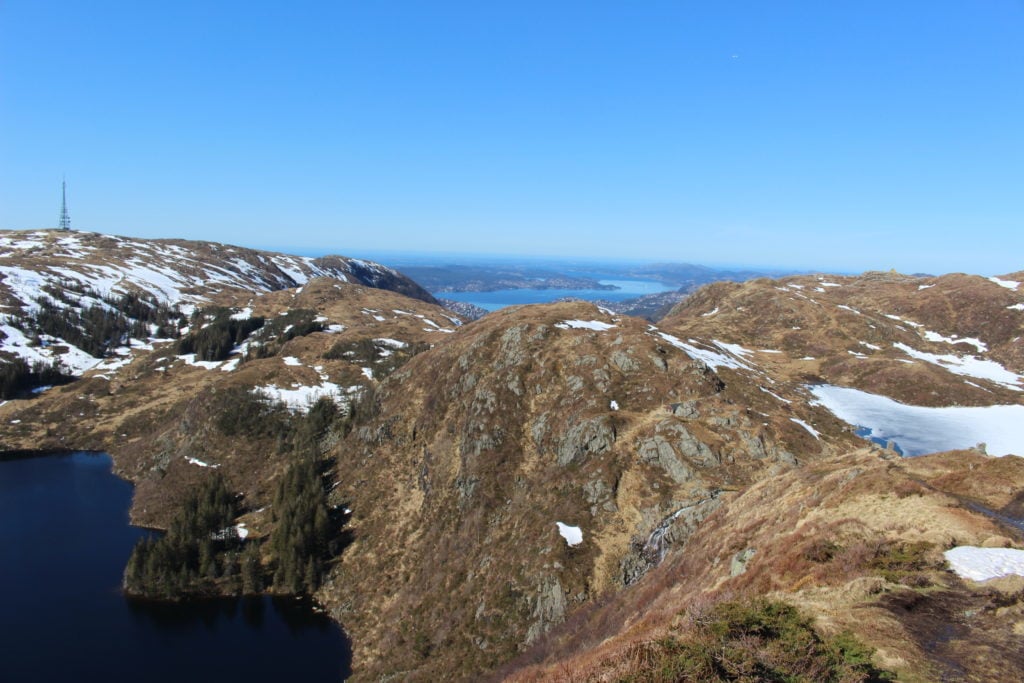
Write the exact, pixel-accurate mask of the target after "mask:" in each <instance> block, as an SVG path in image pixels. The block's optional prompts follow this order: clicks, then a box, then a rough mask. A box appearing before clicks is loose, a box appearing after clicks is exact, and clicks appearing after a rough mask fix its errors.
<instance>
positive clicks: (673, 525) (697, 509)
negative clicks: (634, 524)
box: [619, 489, 721, 586]
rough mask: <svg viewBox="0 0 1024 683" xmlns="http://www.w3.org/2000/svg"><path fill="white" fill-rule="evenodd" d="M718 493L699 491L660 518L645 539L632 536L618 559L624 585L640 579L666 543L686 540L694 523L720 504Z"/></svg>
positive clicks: (644, 513)
mask: <svg viewBox="0 0 1024 683" xmlns="http://www.w3.org/2000/svg"><path fill="white" fill-rule="evenodd" d="M720 493H721V492H720V491H719V490H718V489H712V490H708V491H704V492H701V493H699V494H698V495H697V496H695V499H694V500H693V501H692V502H689V503H683V504H681V505H680V506H679V507H678V508H677V509H676V510H675V511H674V512H672V513H671V514H669V515H668V516H666V517H663V518H661V519H660V521H659V522H658V523H657V524H656V525H655V526H654V528H653V529H652V530H651V531H650V533H649V534H648V535H647V538H646V540H641V539H640V538H634V541H633V543H632V546H631V548H630V551H629V552H628V553H626V555H625V557H623V558H622V560H621V561H620V563H619V569H620V572H621V574H620V577H621V579H622V583H623V585H625V586H629V585H632V584H634V583H636V582H637V581H639V580H640V577H642V576H643V575H644V574H646V573H647V572H648V571H649V570H650V569H651V568H652V567H654V566H656V565H657V564H658V563H660V562H661V561H662V560H663V559H664V558H665V554H666V553H667V552H668V549H669V547H671V546H676V545H682V544H685V543H686V541H687V540H689V538H690V536H691V535H693V532H694V531H696V529H697V526H698V525H699V524H700V523H701V522H703V521H704V520H705V519H706V518H707V516H708V515H710V514H711V513H712V512H714V511H715V509H717V508H718V506H719V505H721V500H720V499H719V494H720ZM650 512H653V511H650V510H644V511H642V513H641V514H642V516H643V517H644V518H645V519H647V518H649V514H648V513H650ZM641 538H642V537H641Z"/></svg>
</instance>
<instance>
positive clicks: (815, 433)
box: [787, 401, 821, 441]
mask: <svg viewBox="0 0 1024 683" xmlns="http://www.w3.org/2000/svg"><path fill="white" fill-rule="evenodd" d="M787 403H788V401H787ZM789 419H790V420H792V421H793V422H796V423H797V424H798V425H800V426H801V427H803V428H804V429H806V430H807V431H808V432H810V434H811V436H813V437H814V438H815V439H818V440H819V441H820V440H821V434H819V433H818V430H817V429H815V428H814V427H812V426H811V425H809V424H807V423H806V422H804V421H803V420H801V419H800V418H799V417H791V418H789Z"/></svg>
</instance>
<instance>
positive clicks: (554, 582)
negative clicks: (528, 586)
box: [526, 578, 566, 645]
mask: <svg viewBox="0 0 1024 683" xmlns="http://www.w3.org/2000/svg"><path fill="white" fill-rule="evenodd" d="M565 607H566V600H565V591H564V590H562V584H561V583H559V582H558V579H554V578H549V579H547V580H546V581H545V582H544V583H542V584H541V585H540V586H538V587H537V597H536V598H535V600H534V607H533V618H534V622H533V623H532V624H530V628H529V629H528V630H527V631H526V644H527V645H529V644H530V643H532V642H534V641H535V640H537V638H539V637H540V636H542V635H544V634H545V633H547V632H548V630H549V629H550V628H551V627H552V626H554V625H555V624H559V623H561V621H562V619H564V618H565Z"/></svg>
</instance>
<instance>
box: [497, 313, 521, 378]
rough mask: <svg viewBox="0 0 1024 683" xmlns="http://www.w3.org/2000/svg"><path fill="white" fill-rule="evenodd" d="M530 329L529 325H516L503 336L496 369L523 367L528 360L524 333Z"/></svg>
mask: <svg viewBox="0 0 1024 683" xmlns="http://www.w3.org/2000/svg"><path fill="white" fill-rule="evenodd" d="M527 329H529V326H528V325H525V324H523V325H516V326H515V327H510V328H508V329H507V330H505V332H504V333H503V334H502V335H501V347H500V349H499V353H498V358H497V360H496V361H495V368H496V369H499V370H500V369H503V368H507V367H515V366H518V365H521V364H522V363H523V361H525V360H526V358H527V349H526V345H525V344H524V343H523V333H524V332H526V331H527Z"/></svg>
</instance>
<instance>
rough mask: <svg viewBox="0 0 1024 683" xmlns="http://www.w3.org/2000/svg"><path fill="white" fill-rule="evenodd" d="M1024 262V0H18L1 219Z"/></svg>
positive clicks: (196, 233)
mask: <svg viewBox="0 0 1024 683" xmlns="http://www.w3.org/2000/svg"><path fill="white" fill-rule="evenodd" d="M64 174H66V175H67V179H68V193H69V200H68V203H69V208H70V213H71V221H72V225H73V227H75V228H80V229H88V230H97V231H101V232H110V233H115V234H124V235H133V236H140V237H183V238H196V239H210V240H216V241H223V242H231V243H236V244H242V245H246V246H255V247H282V248H283V247H291V248H295V249H297V250H298V249H301V250H303V251H310V250H313V251H323V252H335V253H343V254H353V255H358V254H359V253H360V252H366V251H371V250H372V251H378V252H379V251H381V250H404V251H445V252H475V253H515V254H538V255H555V256H588V257H594V256H597V257H624V258H640V259H644V258H649V259H651V260H657V261H664V260H680V261H690V262H698V263H707V264H745V265H762V266H787V267H800V268H816V269H823V270H826V269H837V270H847V271H860V270H866V269H888V268H891V267H895V268H897V269H899V270H902V271H905V272H935V273H938V272H947V271H955V270H962V271H969V272H978V273H984V274H992V273H1005V272H1009V271H1013V270H1018V269H1021V268H1024V225H1022V224H1024V2H1022V1H1021V0H960V1H952V0H922V1H917V0H899V1H894V0H879V1H875V0H858V1H857V2H853V1H843V2H840V1H838V0H837V1H834V2H833V1H831V0H828V1H825V0H807V1H804V2H787V1H785V0H770V1H768V0H749V1H745V2H740V1H730V0H703V1H697V0H693V1H685V0H677V1H675V2H659V1H656V0H644V1H633V0H628V1H627V0H623V1H621V2H605V1H602V0H586V1H579V2H569V1H564V2H562V1H559V0H544V1H543V2H531V1H527V0H516V1H514V2H498V1H495V2H481V1H479V0H473V1H467V2H444V1H443V0H437V1H430V2H427V1H419V0H417V1H415V2H414V1H407V2H403V1H398V0H393V1H390V2H371V1H368V0H367V1H363V0H359V1H356V0H348V1H345V0H337V1H334V2H302V1H299V0H297V1H294V2H285V1H284V0H281V1H278V2H261V1H259V0H248V1H247V2H229V1H225V0H203V1H198V2H193V1H191V0H173V1H163V0H146V1H139V0H131V1H124V2H114V1H110V0H89V1H88V2H81V1H78V0H67V1H64V2H58V1H56V0H0V228H9V229H18V228H36V227H52V226H55V225H56V224H57V220H58V212H59V200H60V182H61V176H62V175H64Z"/></svg>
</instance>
